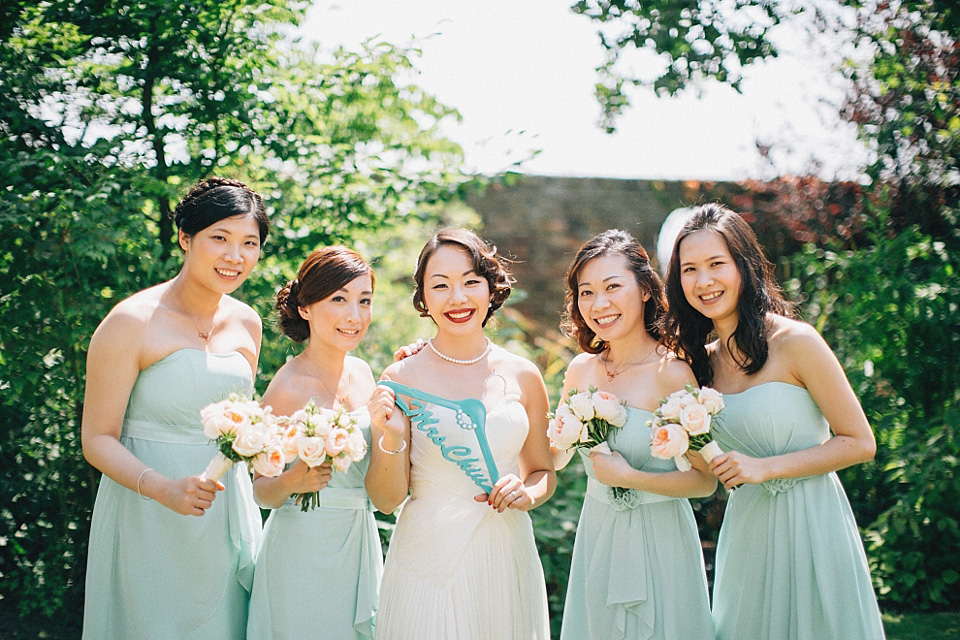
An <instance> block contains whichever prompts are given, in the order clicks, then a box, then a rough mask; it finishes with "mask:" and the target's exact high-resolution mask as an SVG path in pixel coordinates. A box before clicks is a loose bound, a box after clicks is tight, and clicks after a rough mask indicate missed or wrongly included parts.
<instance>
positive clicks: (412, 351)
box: [393, 338, 427, 362]
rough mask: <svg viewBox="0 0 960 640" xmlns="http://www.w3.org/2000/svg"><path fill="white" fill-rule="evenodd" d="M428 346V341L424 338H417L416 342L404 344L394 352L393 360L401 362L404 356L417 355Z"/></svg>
mask: <svg viewBox="0 0 960 640" xmlns="http://www.w3.org/2000/svg"><path fill="white" fill-rule="evenodd" d="M425 346H427V343H426V341H424V339H423V338H417V341H416V342H411V343H410V344H408V345H404V346H402V347H400V348H399V349H397V350H396V351H394V352H393V361H394V362H400V361H401V360H403V359H404V358H409V357H410V356H414V355H417V354H418V353H420V352H421V351H422V350H423V348H424V347H425Z"/></svg>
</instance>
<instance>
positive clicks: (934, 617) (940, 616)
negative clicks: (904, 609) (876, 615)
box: [883, 613, 960, 640]
mask: <svg viewBox="0 0 960 640" xmlns="http://www.w3.org/2000/svg"><path fill="white" fill-rule="evenodd" d="M883 628H884V630H886V632H887V640H947V639H948V638H952V639H960V613H904V614H898V615H895V614H890V613H885V614H883Z"/></svg>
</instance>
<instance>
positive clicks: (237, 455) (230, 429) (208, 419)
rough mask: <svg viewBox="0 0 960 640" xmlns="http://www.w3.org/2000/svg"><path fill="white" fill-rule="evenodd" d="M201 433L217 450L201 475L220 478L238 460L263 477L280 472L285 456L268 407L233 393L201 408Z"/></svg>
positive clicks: (273, 418) (209, 478)
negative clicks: (214, 444)
mask: <svg viewBox="0 0 960 640" xmlns="http://www.w3.org/2000/svg"><path fill="white" fill-rule="evenodd" d="M200 422H201V424H202V425H203V433H204V435H205V436H207V437H208V438H210V439H211V440H212V441H213V442H215V443H216V445H217V448H218V449H219V451H218V452H217V455H215V456H214V457H213V459H212V460H211V461H210V464H208V465H207V468H206V469H205V470H204V471H203V473H202V474H200V477H201V478H204V479H208V480H215V481H216V480H220V479H221V478H222V477H223V476H224V474H226V473H227V471H229V470H230V468H231V467H233V465H234V464H236V463H237V462H241V461H242V462H246V463H247V464H248V465H249V466H251V467H253V470H254V471H256V472H257V473H259V474H260V475H264V476H278V475H280V473H281V472H282V471H283V465H284V456H283V450H282V448H281V446H280V440H279V438H278V434H277V430H276V422H275V417H274V416H273V414H272V413H271V412H270V407H261V406H260V404H259V403H257V402H255V401H253V400H250V399H248V398H246V397H244V396H241V395H239V394H236V393H232V394H230V396H229V397H227V399H226V400H221V401H220V402H213V403H211V404H208V405H207V406H206V407H204V408H203V409H201V410H200Z"/></svg>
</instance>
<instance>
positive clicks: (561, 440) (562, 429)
mask: <svg viewBox="0 0 960 640" xmlns="http://www.w3.org/2000/svg"><path fill="white" fill-rule="evenodd" d="M582 430H583V423H581V422H580V420H578V419H577V416H575V415H574V414H573V412H572V411H570V409H569V408H568V407H567V406H566V405H564V404H561V405H560V407H559V408H558V409H557V413H556V415H555V416H554V417H553V418H551V419H550V424H549V426H548V427H547V437H548V438H550V444H551V445H552V446H553V447H554V448H556V449H561V450H564V451H565V450H567V449H569V448H570V447H572V446H573V445H575V444H576V443H577V441H578V440H579V439H580V432H581V431H582Z"/></svg>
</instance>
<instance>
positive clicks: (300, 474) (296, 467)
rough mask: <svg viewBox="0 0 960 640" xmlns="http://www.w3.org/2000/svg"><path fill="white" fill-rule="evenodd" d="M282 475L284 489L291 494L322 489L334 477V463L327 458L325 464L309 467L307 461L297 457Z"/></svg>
mask: <svg viewBox="0 0 960 640" xmlns="http://www.w3.org/2000/svg"><path fill="white" fill-rule="evenodd" d="M281 477H282V478H283V487H284V490H285V491H288V492H289V493H290V494H294V493H313V492H315V491H322V490H323V489H325V488H326V486H327V484H328V483H329V482H330V478H332V477H333V463H332V462H331V461H330V459H329V458H327V460H326V461H325V462H324V463H323V464H320V465H317V466H315V467H309V466H307V463H306V462H304V461H303V460H301V459H300V458H297V461H296V462H294V463H293V466H292V467H290V468H289V469H287V470H286V471H284V472H283V474H281Z"/></svg>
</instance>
